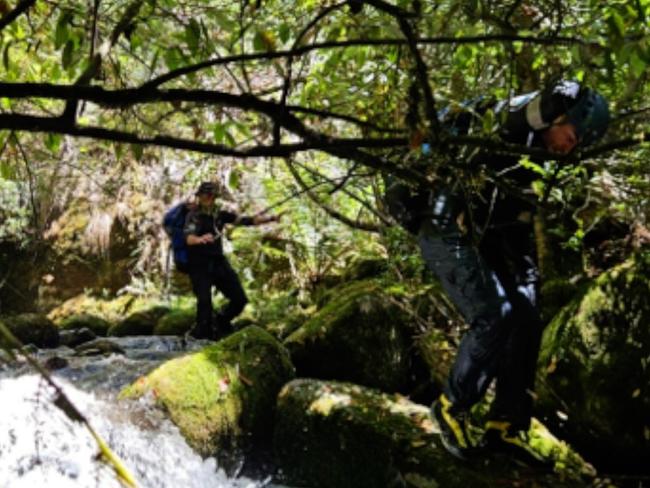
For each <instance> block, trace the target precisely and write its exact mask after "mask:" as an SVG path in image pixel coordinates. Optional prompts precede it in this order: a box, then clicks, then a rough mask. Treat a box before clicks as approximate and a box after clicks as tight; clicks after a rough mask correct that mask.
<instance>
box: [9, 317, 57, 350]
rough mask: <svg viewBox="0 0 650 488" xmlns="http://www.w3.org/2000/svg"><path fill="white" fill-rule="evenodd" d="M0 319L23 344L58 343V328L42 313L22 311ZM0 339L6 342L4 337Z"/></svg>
mask: <svg viewBox="0 0 650 488" xmlns="http://www.w3.org/2000/svg"><path fill="white" fill-rule="evenodd" d="M2 321H3V323H4V324H5V325H6V326H7V328H8V329H9V330H10V331H11V332H12V334H13V335H14V336H15V337H16V339H18V340H19V341H20V342H22V343H23V344H33V345H35V346H36V347H57V346H58V345H59V329H58V328H57V327H56V325H54V322H52V321H51V320H50V319H48V318H47V316H45V315H43V314H37V313H22V314H17V315H12V316H8V317H4V318H3V319H2ZM0 341H2V343H3V344H8V342H7V341H6V339H5V338H4V337H1V336H0Z"/></svg>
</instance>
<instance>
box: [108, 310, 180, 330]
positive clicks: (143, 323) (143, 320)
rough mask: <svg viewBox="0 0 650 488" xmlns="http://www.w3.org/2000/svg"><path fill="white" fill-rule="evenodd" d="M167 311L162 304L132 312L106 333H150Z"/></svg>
mask: <svg viewBox="0 0 650 488" xmlns="http://www.w3.org/2000/svg"><path fill="white" fill-rule="evenodd" d="M168 312H169V307H166V306H163V305H159V306H155V307H152V308H149V309H146V310H141V311H139V312H134V313H132V314H131V315H129V316H128V317H126V318H125V319H124V320H122V321H121V322H118V323H117V324H115V325H114V326H113V327H111V328H110V329H108V335H109V336H117V337H124V336H134V335H151V334H153V331H154V327H155V326H156V323H157V322H158V320H159V319H160V317H162V316H163V315H165V314H166V313H168Z"/></svg>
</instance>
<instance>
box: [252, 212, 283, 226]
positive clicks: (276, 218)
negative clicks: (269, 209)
mask: <svg viewBox="0 0 650 488" xmlns="http://www.w3.org/2000/svg"><path fill="white" fill-rule="evenodd" d="M281 217H282V214H278V215H255V216H253V217H252V220H253V225H262V224H267V223H269V222H280V218H281Z"/></svg>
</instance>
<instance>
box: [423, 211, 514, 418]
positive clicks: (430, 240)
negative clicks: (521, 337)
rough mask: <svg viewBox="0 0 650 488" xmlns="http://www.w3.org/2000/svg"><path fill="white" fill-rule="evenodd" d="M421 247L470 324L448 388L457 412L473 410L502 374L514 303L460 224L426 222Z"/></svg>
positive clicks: (426, 258)
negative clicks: (499, 368) (501, 360)
mask: <svg viewBox="0 0 650 488" xmlns="http://www.w3.org/2000/svg"><path fill="white" fill-rule="evenodd" d="M419 243H420V248H421V251H422V255H423V257H424V259H425V262H426V264H427V266H428V268H429V269H430V270H431V271H432V272H433V273H434V274H435V275H436V276H437V278H438V279H439V280H440V282H441V284H442V286H443V288H444V289H445V291H446V292H447V294H448V296H449V297H450V299H451V300H452V302H453V303H454V304H455V305H456V307H457V308H458V310H459V311H460V312H461V314H462V315H463V316H464V318H465V320H466V321H467V322H468V323H469V324H470V328H469V330H468V331H467V332H466V333H465V335H464V336H463V338H462V339H461V343H460V345H459V348H458V353H457V355H456V359H455V362H454V365H453V367H452V370H451V372H450V375H449V381H448V384H447V386H446V388H445V394H446V396H447V398H448V399H449V400H450V402H451V403H452V404H453V409H454V410H457V411H461V410H468V409H469V408H470V407H471V406H472V405H474V404H475V403H476V402H477V401H479V400H480V399H481V398H482V396H483V395H484V394H485V391H486V390H487V388H488V386H489V384H490V382H491V381H492V379H493V378H494V375H495V374H496V369H497V366H498V362H499V356H500V353H501V352H502V351H503V349H504V347H505V345H506V342H507V340H508V334H509V331H510V328H511V325H512V322H511V317H512V305H511V304H510V303H509V302H508V300H507V296H506V294H505V291H504V289H503V287H502V286H501V283H500V281H499V279H498V278H497V276H496V274H495V273H494V271H493V270H491V269H490V268H489V267H488V266H487V264H486V263H485V260H484V259H483V258H482V257H481V255H480V254H479V252H478V250H477V249H476V248H475V246H473V245H472V243H471V242H470V240H469V239H468V238H467V236H465V235H463V233H462V232H461V231H460V229H459V228H458V226H457V225H456V223H455V221H448V222H447V223H446V225H444V226H437V227H435V226H434V225H432V224H430V223H425V224H424V225H423V226H422V228H421V230H420V234H419Z"/></svg>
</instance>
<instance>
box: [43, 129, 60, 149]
mask: <svg viewBox="0 0 650 488" xmlns="http://www.w3.org/2000/svg"><path fill="white" fill-rule="evenodd" d="M45 147H47V148H48V149H49V150H50V151H51V152H53V153H57V152H59V148H60V147H61V134H51V133H48V134H47V135H46V136H45Z"/></svg>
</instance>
